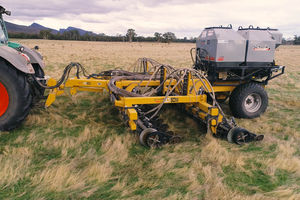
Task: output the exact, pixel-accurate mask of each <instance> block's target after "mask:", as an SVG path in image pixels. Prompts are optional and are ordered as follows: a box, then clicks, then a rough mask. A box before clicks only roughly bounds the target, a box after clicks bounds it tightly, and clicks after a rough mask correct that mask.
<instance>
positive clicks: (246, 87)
mask: <svg viewBox="0 0 300 200" xmlns="http://www.w3.org/2000/svg"><path fill="white" fill-rule="evenodd" d="M229 107H230V110H231V112H232V114H233V116H234V117H237V118H255V117H259V116H260V115H261V114H262V113H264V112H265V111H266V109H267V107H268V94H267V92H266V91H265V90H264V88H263V87H262V86H261V85H260V84H258V83H254V82H250V83H246V84H242V85H239V86H237V87H236V88H235V89H234V90H233V92H232V93H231V95H230V99H229Z"/></svg>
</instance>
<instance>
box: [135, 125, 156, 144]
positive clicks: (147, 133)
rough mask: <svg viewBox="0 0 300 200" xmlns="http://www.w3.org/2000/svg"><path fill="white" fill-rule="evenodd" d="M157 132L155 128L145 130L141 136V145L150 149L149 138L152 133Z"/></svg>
mask: <svg viewBox="0 0 300 200" xmlns="http://www.w3.org/2000/svg"><path fill="white" fill-rule="evenodd" d="M156 131H157V130H156V129H154V128H146V129H145V130H143V131H142V132H141V134H140V136H139V141H140V143H141V145H143V146H145V147H148V145H147V137H148V135H149V134H150V133H153V132H156Z"/></svg>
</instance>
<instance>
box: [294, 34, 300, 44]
mask: <svg viewBox="0 0 300 200" xmlns="http://www.w3.org/2000/svg"><path fill="white" fill-rule="evenodd" d="M294 44H295V45H300V36H297V35H295V36H294Z"/></svg>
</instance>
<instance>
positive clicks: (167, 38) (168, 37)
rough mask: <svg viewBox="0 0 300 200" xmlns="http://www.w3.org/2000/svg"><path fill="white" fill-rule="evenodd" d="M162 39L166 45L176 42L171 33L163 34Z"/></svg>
mask: <svg viewBox="0 0 300 200" xmlns="http://www.w3.org/2000/svg"><path fill="white" fill-rule="evenodd" d="M163 38H164V40H165V42H167V43H170V42H171V41H173V40H176V36H175V34H174V33H172V32H166V33H164V34H163Z"/></svg>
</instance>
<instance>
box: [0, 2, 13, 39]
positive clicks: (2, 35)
mask: <svg viewBox="0 0 300 200" xmlns="http://www.w3.org/2000/svg"><path fill="white" fill-rule="evenodd" d="M3 14H6V15H11V12H10V11H7V10H5V8H3V7H2V6H0V43H1V44H7V43H8V34H7V30H6V26H5V22H4V20H3V18H2V15H3Z"/></svg>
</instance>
